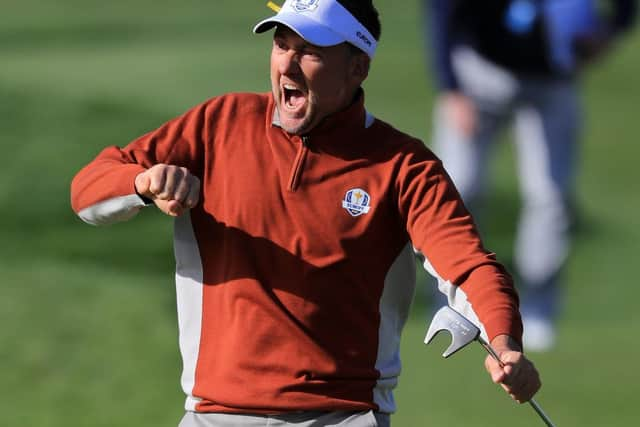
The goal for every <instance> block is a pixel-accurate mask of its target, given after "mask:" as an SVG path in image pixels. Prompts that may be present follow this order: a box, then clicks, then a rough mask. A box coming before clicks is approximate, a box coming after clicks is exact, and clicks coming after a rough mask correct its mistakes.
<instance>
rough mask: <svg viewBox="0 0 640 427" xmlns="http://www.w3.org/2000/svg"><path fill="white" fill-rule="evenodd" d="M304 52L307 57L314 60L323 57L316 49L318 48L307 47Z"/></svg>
mask: <svg viewBox="0 0 640 427" xmlns="http://www.w3.org/2000/svg"><path fill="white" fill-rule="evenodd" d="M303 54H304V56H305V57H307V58H309V59H311V60H313V61H320V60H321V59H322V54H321V53H320V51H318V50H316V49H309V48H307V49H305V50H304V51H303Z"/></svg>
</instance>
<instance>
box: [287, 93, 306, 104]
mask: <svg viewBox="0 0 640 427" xmlns="http://www.w3.org/2000/svg"><path fill="white" fill-rule="evenodd" d="M287 96H288V100H287V103H288V104H289V105H290V106H291V107H293V108H298V107H300V106H301V105H302V104H304V101H305V98H304V95H303V93H302V92H301V91H299V90H290V91H287Z"/></svg>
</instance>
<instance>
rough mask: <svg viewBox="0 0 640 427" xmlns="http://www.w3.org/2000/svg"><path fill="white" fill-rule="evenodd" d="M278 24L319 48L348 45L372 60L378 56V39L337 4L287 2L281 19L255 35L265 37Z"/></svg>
mask: <svg viewBox="0 0 640 427" xmlns="http://www.w3.org/2000/svg"><path fill="white" fill-rule="evenodd" d="M277 24H283V25H286V26H287V27H289V28H291V29H292V30H293V31H295V32H296V33H297V34H298V35H299V36H300V37H302V38H303V39H305V40H306V41H308V42H309V43H311V44H314V45H316V46H335V45H337V44H340V43H343V42H348V43H351V44H352V45H354V46H356V47H357V48H359V49H360V50H362V51H364V52H365V53H366V54H367V55H369V57H370V58H372V59H373V55H374V54H375V52H376V46H377V42H376V39H375V38H374V37H373V36H372V35H371V33H369V31H368V30H367V29H366V28H365V27H364V26H363V25H362V24H361V23H360V22H359V21H358V20H357V19H356V18H354V16H353V15H352V14H351V13H350V12H349V11H348V10H347V9H345V8H344V7H343V6H342V5H341V4H340V3H338V2H337V1H336V0H287V1H285V2H284V4H283V5H282V8H281V9H280V11H279V12H278V14H277V15H275V16H272V17H270V18H267V19H264V20H262V21H260V22H259V23H258V24H257V25H256V26H255V27H254V28H253V32H254V33H263V32H265V31H267V30H270V29H271V28H273V27H274V26H276V25H277Z"/></svg>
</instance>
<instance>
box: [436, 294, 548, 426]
mask: <svg viewBox="0 0 640 427" xmlns="http://www.w3.org/2000/svg"><path fill="white" fill-rule="evenodd" d="M440 331H448V332H449V333H450V334H451V344H450V345H449V347H448V348H447V349H446V350H445V352H444V353H442V356H443V357H445V358H446V357H449V356H451V355H452V354H454V353H455V352H457V351H458V350H460V349H462V348H463V347H465V346H466V345H467V344H469V343H470V342H472V341H478V342H479V343H480V344H481V345H482V347H484V348H485V350H487V352H488V353H489V354H490V355H491V356H492V357H493V358H494V359H495V360H496V361H497V362H498V363H499V364H500V366H501V367H504V364H503V363H502V361H501V360H500V358H499V357H498V353H496V351H495V350H494V349H493V347H491V344H489V343H488V342H487V341H485V340H484V339H483V338H482V337H481V336H480V329H479V328H478V327H477V326H476V325H474V324H473V323H471V322H470V321H469V320H468V319H467V318H466V317H464V316H463V315H462V314H460V313H458V312H457V311H455V310H454V309H452V308H451V307H449V306H444V307H442V308H441V309H439V310H438V311H437V312H436V314H435V315H434V316H433V320H432V321H431V325H430V326H429V330H428V331H427V335H426V336H425V338H424V343H425V344H429V343H430V342H431V340H433V338H434V337H435V336H436V334H438V332H440ZM529 404H530V405H531V406H532V407H533V409H534V410H535V411H536V412H537V413H538V415H539V416H540V418H542V421H544V423H545V424H546V425H547V426H549V427H555V426H554V424H553V423H552V422H551V420H550V419H549V417H547V415H546V414H545V413H544V411H543V410H542V408H541V407H540V405H538V403H537V402H536V401H535V400H534V399H533V398H532V399H530V400H529Z"/></svg>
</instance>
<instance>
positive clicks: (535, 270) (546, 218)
mask: <svg viewBox="0 0 640 427" xmlns="http://www.w3.org/2000/svg"><path fill="white" fill-rule="evenodd" d="M602 3H604V4H596V2H595V0H491V1H478V0H424V3H423V7H424V12H425V19H426V20H428V25H426V26H425V28H427V29H428V31H426V37H427V39H428V43H429V45H430V46H431V49H430V50H431V52H432V56H431V62H432V66H433V73H434V75H435V79H436V84H437V88H438V90H439V96H438V99H437V104H436V108H435V109H434V110H435V111H434V134H433V147H434V151H435V152H436V154H437V155H438V156H439V157H440V158H441V159H442V161H443V164H444V166H445V169H446V170H447V171H448V173H449V174H450V175H451V177H452V179H453V181H454V183H455V185H456V187H457V188H458V190H459V191H460V193H461V195H462V198H463V200H464V201H465V203H466V204H467V207H468V208H469V209H470V210H471V211H472V212H473V213H474V215H475V216H476V217H479V218H478V219H479V222H480V223H482V214H483V212H484V211H483V208H484V206H483V205H482V199H483V197H484V196H486V192H487V185H486V184H487V181H488V172H489V169H490V166H489V162H490V161H491V154H492V153H491V150H492V149H493V148H494V145H495V142H496V140H497V139H498V136H499V135H498V134H499V131H500V130H502V129H503V128H504V127H505V125H507V124H508V123H509V122H510V121H511V120H513V125H514V129H515V147H516V153H517V168H518V175H519V184H520V191H521V198H522V207H521V213H520V218H519V223H518V228H517V235H516V236H515V244H514V267H515V272H516V277H517V283H518V286H519V290H520V293H521V300H522V305H521V312H522V314H523V322H524V345H525V350H532V351H545V350H549V349H551V348H552V347H553V345H554V342H555V327H556V321H557V317H558V314H559V311H560V309H561V299H562V298H561V297H562V290H561V287H560V286H559V281H560V275H561V273H562V268H563V265H564V264H565V261H566V259H567V255H568V252H569V244H570V241H569V239H570V236H569V231H570V228H571V225H572V219H573V218H572V216H573V213H572V198H573V197H574V186H575V182H574V181H575V177H576V168H577V165H576V162H577V154H578V148H579V147H578V140H579V137H580V132H581V127H582V114H581V105H580V99H579V81H578V78H579V76H580V73H581V72H582V71H583V68H584V67H585V66H587V65H589V64H590V63H592V62H593V61H595V60H596V59H598V58H600V57H601V56H603V54H605V53H606V52H607V51H608V50H609V49H610V48H611V46H612V45H613V43H614V41H616V39H617V38H618V37H619V36H620V35H622V34H623V33H624V32H625V31H626V30H628V29H629V28H630V27H631V26H632V23H633V21H634V18H635V12H636V6H637V5H636V1H635V0H610V1H607V2H602ZM600 6H607V8H606V10H601V9H599V7H600ZM491 208H494V209H498V208H499V207H495V206H494V207H491ZM481 211H483V212H481ZM480 228H482V227H480Z"/></svg>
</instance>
